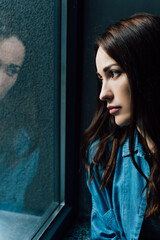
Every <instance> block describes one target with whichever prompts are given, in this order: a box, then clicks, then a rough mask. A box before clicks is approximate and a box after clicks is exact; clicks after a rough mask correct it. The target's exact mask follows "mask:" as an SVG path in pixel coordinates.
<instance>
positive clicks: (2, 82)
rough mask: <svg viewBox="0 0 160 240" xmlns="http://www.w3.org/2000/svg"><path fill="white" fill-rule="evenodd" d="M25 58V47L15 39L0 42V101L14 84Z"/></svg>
mask: <svg viewBox="0 0 160 240" xmlns="http://www.w3.org/2000/svg"><path fill="white" fill-rule="evenodd" d="M24 56H25V47H24V45H23V44H22V42H21V41H20V40H18V39H17V38H16V37H14V36H13V37H10V38H6V39H3V40H2V41H0V99H2V98H4V97H5V95H6V94H7V92H8V91H9V89H10V88H11V87H12V86H13V85H14V84H15V82H16V80H17V77H18V72H19V70H20V68H21V65H22V63H23V60H24Z"/></svg>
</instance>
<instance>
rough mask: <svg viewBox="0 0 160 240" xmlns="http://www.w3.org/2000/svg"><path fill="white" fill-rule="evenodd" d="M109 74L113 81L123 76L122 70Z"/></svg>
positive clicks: (112, 71) (111, 71)
mask: <svg viewBox="0 0 160 240" xmlns="http://www.w3.org/2000/svg"><path fill="white" fill-rule="evenodd" d="M109 74H110V76H111V77H112V78H113V79H116V78H118V77H119V76H120V75H121V71H120V70H110V71H109Z"/></svg>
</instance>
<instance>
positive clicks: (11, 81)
mask: <svg viewBox="0 0 160 240" xmlns="http://www.w3.org/2000/svg"><path fill="white" fill-rule="evenodd" d="M16 80H17V75H15V76H14V77H13V78H11V79H10V80H9V81H8V90H9V89H10V88H11V87H12V86H13V85H14V84H15V82H16Z"/></svg>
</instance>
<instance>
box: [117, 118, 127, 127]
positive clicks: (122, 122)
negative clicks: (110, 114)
mask: <svg viewBox="0 0 160 240" xmlns="http://www.w3.org/2000/svg"><path fill="white" fill-rule="evenodd" d="M115 124H116V125H118V126H119V127H126V126H128V125H129V124H130V121H129V120H128V119H125V120H121V121H120V120H119V121H118V120H116V119H115Z"/></svg>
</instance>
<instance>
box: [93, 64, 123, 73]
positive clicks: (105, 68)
mask: <svg viewBox="0 0 160 240" xmlns="http://www.w3.org/2000/svg"><path fill="white" fill-rule="evenodd" d="M112 66H119V65H118V64H117V63H113V64H110V65H108V66H107V67H104V68H103V72H107V71H108V70H109V69H110V68H111V67H112ZM97 74H98V75H100V74H99V73H98V72H97Z"/></svg>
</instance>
